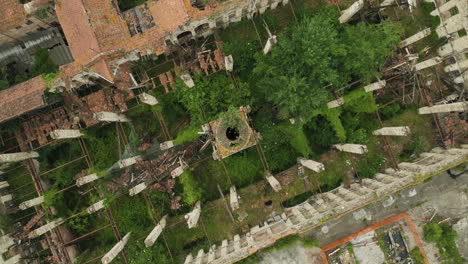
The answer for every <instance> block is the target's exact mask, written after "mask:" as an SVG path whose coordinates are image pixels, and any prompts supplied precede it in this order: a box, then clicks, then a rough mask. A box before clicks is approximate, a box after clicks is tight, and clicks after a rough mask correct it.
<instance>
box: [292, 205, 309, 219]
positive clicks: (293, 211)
mask: <svg viewBox="0 0 468 264" xmlns="http://www.w3.org/2000/svg"><path fill="white" fill-rule="evenodd" d="M291 212H292V214H293V215H294V216H296V217H297V220H299V222H305V221H306V220H307V219H306V217H305V216H304V215H303V214H302V213H301V211H299V209H297V207H293V208H291Z"/></svg>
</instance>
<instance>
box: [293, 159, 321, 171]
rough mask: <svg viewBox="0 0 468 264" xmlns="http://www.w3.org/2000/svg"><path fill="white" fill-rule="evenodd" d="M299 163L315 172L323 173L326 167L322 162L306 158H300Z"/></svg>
mask: <svg viewBox="0 0 468 264" xmlns="http://www.w3.org/2000/svg"><path fill="white" fill-rule="evenodd" d="M298 161H299V164H301V165H302V166H304V167H306V168H308V169H310V170H313V171H315V172H321V171H324V170H325V166H324V165H323V164H322V163H320V162H317V161H313V160H308V159H304V158H298Z"/></svg>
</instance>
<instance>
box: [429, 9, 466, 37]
mask: <svg viewBox="0 0 468 264" xmlns="http://www.w3.org/2000/svg"><path fill="white" fill-rule="evenodd" d="M467 23H468V22H467V21H466V18H465V17H464V15H463V14H456V15H454V16H451V17H449V18H447V19H445V20H444V21H443V23H442V24H440V25H439V26H438V27H437V28H436V33H437V35H438V36H439V38H441V37H444V36H447V35H449V34H452V33H455V32H457V31H459V30H461V29H463V27H464V26H467Z"/></svg>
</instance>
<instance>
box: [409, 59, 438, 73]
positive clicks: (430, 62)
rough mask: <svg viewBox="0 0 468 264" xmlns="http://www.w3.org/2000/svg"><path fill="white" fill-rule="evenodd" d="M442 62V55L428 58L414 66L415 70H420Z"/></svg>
mask: <svg viewBox="0 0 468 264" xmlns="http://www.w3.org/2000/svg"><path fill="white" fill-rule="evenodd" d="M441 62H442V58H441V57H434V58H432V59H428V60H425V61H423V62H420V63H418V64H416V65H414V66H413V70H415V71H420V70H423V69H426V68H429V67H432V66H434V65H437V64H439V63H441Z"/></svg>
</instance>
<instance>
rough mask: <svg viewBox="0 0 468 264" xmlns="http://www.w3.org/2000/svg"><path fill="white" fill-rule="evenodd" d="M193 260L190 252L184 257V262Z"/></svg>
mask: <svg viewBox="0 0 468 264" xmlns="http://www.w3.org/2000/svg"><path fill="white" fill-rule="evenodd" d="M192 261H193V256H192V254H188V255H187V257H186V258H185V261H184V264H190V263H192Z"/></svg>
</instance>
